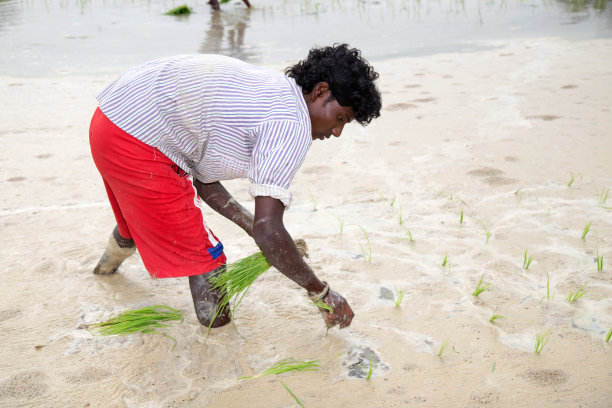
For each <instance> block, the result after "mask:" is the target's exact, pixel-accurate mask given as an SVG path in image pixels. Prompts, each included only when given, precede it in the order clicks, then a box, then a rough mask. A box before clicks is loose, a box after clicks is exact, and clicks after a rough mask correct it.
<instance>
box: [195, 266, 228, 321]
mask: <svg viewBox="0 0 612 408" xmlns="http://www.w3.org/2000/svg"><path fill="white" fill-rule="evenodd" d="M223 272H225V265H222V266H220V267H218V268H217V269H215V270H212V271H210V272H208V273H203V274H201V275H192V276H190V277H189V288H190V289H191V297H192V298H193V307H194V309H195V312H196V315H197V316H198V320H199V321H200V324H202V326H206V327H211V328H214V327H221V326H225V325H226V324H228V323H229V322H230V321H231V316H230V307H229V304H228V305H227V306H226V307H225V308H224V309H223V310H222V311H221V313H219V315H217V317H216V318H215V320H214V321H213V322H212V324H211V321H212V319H213V317H214V316H215V312H216V311H217V304H218V303H219V301H220V300H221V299H222V298H223V296H224V295H225V293H222V292H221V291H220V290H219V289H213V288H212V286H211V283H210V278H212V277H213V276H215V275H218V274H220V273H223Z"/></svg>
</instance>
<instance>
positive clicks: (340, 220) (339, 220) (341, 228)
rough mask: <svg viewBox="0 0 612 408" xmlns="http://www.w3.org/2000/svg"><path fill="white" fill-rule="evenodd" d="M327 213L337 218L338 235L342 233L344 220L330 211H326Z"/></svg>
mask: <svg viewBox="0 0 612 408" xmlns="http://www.w3.org/2000/svg"><path fill="white" fill-rule="evenodd" d="M328 213H330V215H331V216H332V217H334V218H335V219H336V220H338V223H340V235H342V230H343V229H344V220H343V219H342V218H340V217H338V216H337V215H336V214H334V213H333V212H331V211H328Z"/></svg>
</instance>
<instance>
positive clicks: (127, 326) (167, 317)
mask: <svg viewBox="0 0 612 408" xmlns="http://www.w3.org/2000/svg"><path fill="white" fill-rule="evenodd" d="M172 321H178V322H179V323H181V322H182V321H183V314H182V313H181V312H180V311H178V310H176V309H173V308H171V307H169V306H165V305H156V306H148V307H143V308H142V309H136V310H128V311H125V312H123V313H121V314H119V315H118V316H115V317H112V318H110V319H109V320H107V321H105V322H100V323H94V324H91V325H89V326H87V328H88V329H89V331H90V332H92V333H93V334H95V335H97V336H124V335H126V334H131V333H138V332H140V333H151V334H162V335H164V336H166V337H168V338H170V339H171V340H172V341H173V342H174V346H176V339H175V338H174V337H172V336H170V335H169V334H167V333H165V332H163V331H162V330H160V329H162V328H164V327H168V326H170V324H169V323H170V322H172Z"/></svg>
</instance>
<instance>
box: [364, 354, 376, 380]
mask: <svg viewBox="0 0 612 408" xmlns="http://www.w3.org/2000/svg"><path fill="white" fill-rule="evenodd" d="M373 371H374V364H372V355H371V354H370V368H369V369H368V373H367V374H366V378H365V379H366V380H369V379H370V377H372V372H373Z"/></svg>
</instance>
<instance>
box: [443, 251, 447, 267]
mask: <svg viewBox="0 0 612 408" xmlns="http://www.w3.org/2000/svg"><path fill="white" fill-rule="evenodd" d="M447 263H448V253H446V254H444V259H443V260H442V267H443V268H444V267H446V264H447Z"/></svg>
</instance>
